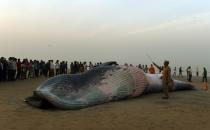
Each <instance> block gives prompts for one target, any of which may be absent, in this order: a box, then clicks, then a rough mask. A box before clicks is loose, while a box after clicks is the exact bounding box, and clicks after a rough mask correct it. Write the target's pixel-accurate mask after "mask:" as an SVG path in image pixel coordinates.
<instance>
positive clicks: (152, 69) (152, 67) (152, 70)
mask: <svg viewBox="0 0 210 130" xmlns="http://www.w3.org/2000/svg"><path fill="white" fill-rule="evenodd" d="M149 73H150V74H155V67H154V66H153V65H152V64H151V66H150V67H149Z"/></svg>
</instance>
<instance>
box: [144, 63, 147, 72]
mask: <svg viewBox="0 0 210 130" xmlns="http://www.w3.org/2000/svg"><path fill="white" fill-rule="evenodd" d="M144 72H145V73H148V67H147V65H145V68H144Z"/></svg>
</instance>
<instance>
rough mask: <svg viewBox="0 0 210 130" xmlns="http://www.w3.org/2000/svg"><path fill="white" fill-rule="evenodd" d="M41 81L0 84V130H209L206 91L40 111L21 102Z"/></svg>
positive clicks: (209, 107) (209, 100)
mask: <svg viewBox="0 0 210 130" xmlns="http://www.w3.org/2000/svg"><path fill="white" fill-rule="evenodd" d="M44 80H45V79H44V78H38V79H32V80H24V81H16V82H8V83H0V130H188V129H191V130H198V129H200V130H209V129H210V92H209V91H207V92H206V91H203V90H200V88H201V85H202V84H201V83H200V81H199V80H198V78H194V80H195V81H196V82H197V83H195V84H196V86H197V88H198V89H199V90H196V91H182V92H173V93H170V99H169V100H163V99H161V97H162V95H163V94H162V93H158V94H149V95H144V96H141V97H138V98H135V99H130V100H123V101H118V102H111V103H106V104H103V105H98V106H94V107H90V108H86V109H81V110H68V111H63V110H41V109H37V108H33V107H31V106H29V105H27V104H25V103H24V102H23V100H24V98H25V97H27V96H30V95H31V94H32V91H33V90H34V89H35V88H36V87H37V86H38V85H39V84H40V83H41V82H43V81H44Z"/></svg>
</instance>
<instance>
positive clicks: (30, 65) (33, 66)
mask: <svg viewBox="0 0 210 130" xmlns="http://www.w3.org/2000/svg"><path fill="white" fill-rule="evenodd" d="M100 64H102V63H101V62H98V63H95V64H93V63H92V62H89V63H87V62H78V61H74V62H71V63H70V65H69V67H70V68H69V69H68V62H67V61H61V62H60V61H59V60H57V61H56V62H55V63H54V62H53V60H49V61H47V62H45V61H43V60H41V61H38V60H28V59H23V60H20V59H16V58H15V57H9V58H8V59H6V58H4V57H1V58H0V81H14V80H20V79H28V78H37V77H39V76H42V75H44V76H45V77H53V76H55V75H59V74H68V73H69V74H76V73H82V72H85V71H87V70H90V69H92V68H93V67H96V66H99V65H100ZM130 66H133V65H132V64H130ZM137 67H138V68H140V69H142V70H143V71H144V72H145V73H150V74H156V73H157V72H156V69H155V67H154V66H153V64H151V65H150V66H149V67H148V66H147V65H141V64H139V65H138V66H137ZM160 67H161V66H160ZM158 70H159V71H158V73H161V72H160V70H161V69H158ZM186 72H187V80H188V81H189V82H192V68H191V66H189V67H187V70H186ZM176 73H177V68H176V67H174V69H173V75H172V76H174V77H176V76H178V77H183V75H182V74H183V69H182V67H179V69H178V73H179V74H178V75H176ZM196 75H197V76H199V71H198V68H197V69H196ZM205 81H206V82H207V69H206V68H205V67H204V68H203V82H205Z"/></svg>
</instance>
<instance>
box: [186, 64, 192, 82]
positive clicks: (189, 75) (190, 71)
mask: <svg viewBox="0 0 210 130" xmlns="http://www.w3.org/2000/svg"><path fill="white" fill-rule="evenodd" d="M187 75H188V76H187V77H188V81H189V82H192V69H191V66H189V67H188V68H187Z"/></svg>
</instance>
